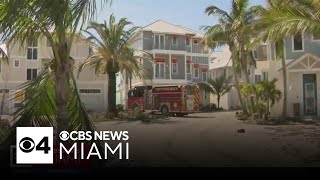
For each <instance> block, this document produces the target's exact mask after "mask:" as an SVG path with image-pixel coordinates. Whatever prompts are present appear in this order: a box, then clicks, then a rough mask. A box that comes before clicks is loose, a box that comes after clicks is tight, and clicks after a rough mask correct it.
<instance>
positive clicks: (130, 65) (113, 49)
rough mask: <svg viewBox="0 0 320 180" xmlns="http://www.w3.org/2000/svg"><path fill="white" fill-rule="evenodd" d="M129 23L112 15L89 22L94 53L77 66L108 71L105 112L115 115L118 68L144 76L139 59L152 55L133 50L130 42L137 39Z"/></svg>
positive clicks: (103, 71)
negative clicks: (107, 20)
mask: <svg viewBox="0 0 320 180" xmlns="http://www.w3.org/2000/svg"><path fill="white" fill-rule="evenodd" d="M130 25H132V23H131V22H129V21H128V20H127V19H126V18H121V19H120V20H119V21H118V22H116V19H115V17H114V16H113V15H111V16H110V18H109V22H104V24H98V23H95V22H92V23H91V25H90V27H89V29H88V30H93V31H94V32H96V33H97V34H98V36H95V35H94V34H93V33H92V32H89V31H85V32H86V33H88V34H89V38H88V39H89V40H92V41H93V42H96V44H97V47H96V51H95V53H93V54H92V55H91V56H90V57H89V58H88V59H87V60H86V61H85V62H84V64H83V65H82V66H81V67H80V69H79V72H80V71H81V69H82V68H83V67H84V66H86V65H89V66H92V67H95V71H96V74H108V80H109V81H108V111H107V112H109V113H114V114H115V115H117V109H116V96H115V94H116V74H117V73H118V72H120V71H126V72H127V74H129V75H130V77H132V75H133V76H136V77H140V78H142V77H146V76H147V71H146V70H145V69H144V68H143V65H142V64H140V63H139V62H138V61H137V60H138V59H151V58H152V57H151V55H150V54H148V53H145V52H144V51H138V50H134V49H133V48H132V47H131V45H132V43H133V42H135V41H136V40H137V39H136V38H135V37H134V36H133V35H134V33H135V31H136V30H137V27H133V28H131V29H129V30H126V28H127V27H128V26H130Z"/></svg>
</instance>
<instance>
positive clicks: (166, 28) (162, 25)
mask: <svg viewBox="0 0 320 180" xmlns="http://www.w3.org/2000/svg"><path fill="white" fill-rule="evenodd" d="M143 30H144V31H152V32H154V33H165V34H179V35H191V36H196V37H198V36H199V37H203V35H202V34H200V33H198V32H195V31H193V30H191V29H189V28H186V27H183V26H180V25H174V24H171V23H168V22H165V21H162V20H158V21H156V22H153V23H151V24H149V25H147V26H145V27H144V28H143Z"/></svg>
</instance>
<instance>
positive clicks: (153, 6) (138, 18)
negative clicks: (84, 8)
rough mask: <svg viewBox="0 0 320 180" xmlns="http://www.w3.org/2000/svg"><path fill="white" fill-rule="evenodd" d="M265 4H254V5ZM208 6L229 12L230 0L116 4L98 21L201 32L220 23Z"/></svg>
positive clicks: (125, 0)
mask: <svg viewBox="0 0 320 180" xmlns="http://www.w3.org/2000/svg"><path fill="white" fill-rule="evenodd" d="M264 3H265V0H251V5H257V4H261V5H264ZM209 5H215V6H218V7H219V8H222V9H224V10H226V11H229V9H230V8H231V0H113V3H112V6H111V7H109V8H105V9H104V10H103V12H100V13H99V16H98V21H99V22H102V21H103V20H106V19H107V18H108V16H109V15H110V14H111V13H114V14H115V16H116V17H117V18H120V17H126V18H128V19H129V20H130V21H131V22H133V23H134V25H136V26H146V25H148V24H150V23H152V22H154V21H156V20H159V19H161V20H164V21H167V22H170V23H173V24H179V25H183V26H185V27H188V28H191V29H193V30H196V31H199V28H200V26H202V25H212V24H215V23H216V22H217V21H216V20H217V18H216V17H214V16H207V15H205V13H204V11H205V8H206V7H208V6H209Z"/></svg>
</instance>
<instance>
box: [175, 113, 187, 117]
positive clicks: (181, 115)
mask: <svg viewBox="0 0 320 180" xmlns="http://www.w3.org/2000/svg"><path fill="white" fill-rule="evenodd" d="M176 115H177V117H183V116H185V115H186V114H184V113H177V114H176Z"/></svg>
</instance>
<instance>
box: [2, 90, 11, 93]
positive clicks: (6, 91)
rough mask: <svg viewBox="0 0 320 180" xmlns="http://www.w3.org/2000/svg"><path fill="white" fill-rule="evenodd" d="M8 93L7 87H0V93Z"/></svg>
mask: <svg viewBox="0 0 320 180" xmlns="http://www.w3.org/2000/svg"><path fill="white" fill-rule="evenodd" d="M4 92H5V93H9V89H0V93H4Z"/></svg>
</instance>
